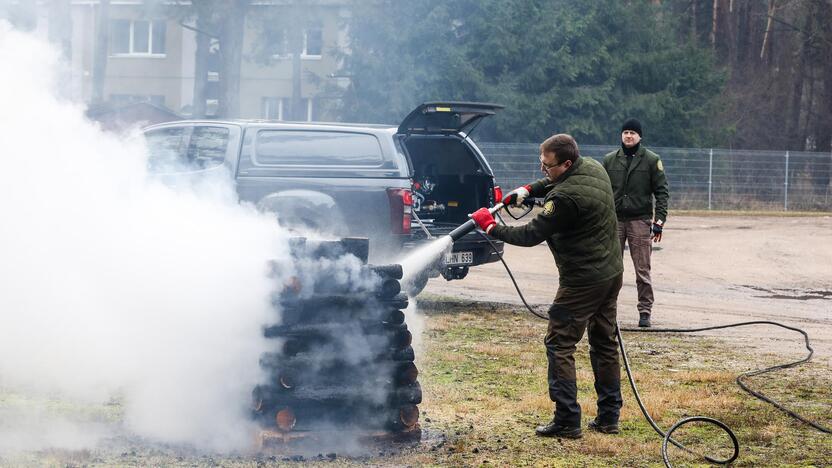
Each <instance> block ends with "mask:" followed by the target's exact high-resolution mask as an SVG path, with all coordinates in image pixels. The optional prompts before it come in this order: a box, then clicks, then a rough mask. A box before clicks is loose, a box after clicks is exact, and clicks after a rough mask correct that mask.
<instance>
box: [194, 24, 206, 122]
mask: <svg viewBox="0 0 832 468" xmlns="http://www.w3.org/2000/svg"><path fill="white" fill-rule="evenodd" d="M210 16H211V12H210V11H207V10H203V9H201V10H199V11H198V13H197V19H196V29H197V31H196V51H195V53H194V99H193V103H192V104H191V107H192V108H193V111H192V112H191V116H192V117H193V118H195V119H204V118H205V100H206V95H205V92H206V87H207V84H208V53H209V50H210V47H211V36H209V35H208V34H207V33H206V32H205V31H207V30H208V28H209V27H210V26H211V18H210Z"/></svg>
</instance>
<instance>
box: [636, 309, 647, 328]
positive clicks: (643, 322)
mask: <svg viewBox="0 0 832 468" xmlns="http://www.w3.org/2000/svg"><path fill="white" fill-rule="evenodd" d="M638 326H640V327H642V328H650V312H639V314H638Z"/></svg>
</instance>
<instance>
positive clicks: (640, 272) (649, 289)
mask: <svg viewBox="0 0 832 468" xmlns="http://www.w3.org/2000/svg"><path fill="white" fill-rule="evenodd" d="M652 225H653V222H652V221H650V220H649V219H634V220H631V221H618V240H619V242H621V253H622V254H623V253H624V243H625V242H626V243H627V244H628V245H629V246H630V257H632V259H633V267H634V268H635V270H636V291H637V292H638V311H639V312H645V313H648V314H649V313H650V311H651V310H652V309H653V282H652V281H651V280H650V255H651V254H652V252H653V239H652V238H651V237H650V234H651V230H650V228H651V227H652Z"/></svg>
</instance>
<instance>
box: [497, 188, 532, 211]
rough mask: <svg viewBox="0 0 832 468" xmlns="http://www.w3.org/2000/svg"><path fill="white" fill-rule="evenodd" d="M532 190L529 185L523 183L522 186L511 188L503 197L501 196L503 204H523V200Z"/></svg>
mask: <svg viewBox="0 0 832 468" xmlns="http://www.w3.org/2000/svg"><path fill="white" fill-rule="evenodd" d="M531 191H532V186H531V185H524V186H522V187H517V188H516V189H514V190H512V191H511V192H509V193H508V195H506V196H505V197H503V205H506V206H520V205H522V204H523V200H525V199H526V197H528V196H529V193H531Z"/></svg>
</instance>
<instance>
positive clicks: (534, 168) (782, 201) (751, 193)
mask: <svg viewBox="0 0 832 468" xmlns="http://www.w3.org/2000/svg"><path fill="white" fill-rule="evenodd" d="M477 146H479V147H480V149H481V150H482V151H483V153H484V154H485V157H486V158H487V159H488V162H489V164H490V165H491V168H492V169H493V170H494V175H495V177H496V179H497V184H499V185H500V186H502V187H503V188H504V189H506V190H510V189H512V188H514V187H518V186H521V185H524V184H527V183H529V182H531V181H534V180H537V179H539V178H540V177H542V174H541V172H540V164H539V163H538V159H537V157H538V154H539V153H540V151H539V146H538V145H537V144H535V143H490V142H480V143H477ZM580 148H581V155H583V156H589V157H591V158H593V159H595V160H598V161H599V162H600V161H601V160H602V159H603V157H604V155H605V154H607V153H609V152H610V151H615V150H616V149H618V146H597V145H581V147H580ZM650 149H651V150H652V151H654V152H656V153H658V154H659V156H661V158H662V163H663V165H664V170H665V172H666V174H667V179H668V183H669V185H670V208H671V209H687V210H779V211H789V210H795V211H832V181H830V179H832V153H810V152H797V151H751V150H728V149H717V148H713V149H709V148H653V147H650Z"/></svg>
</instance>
